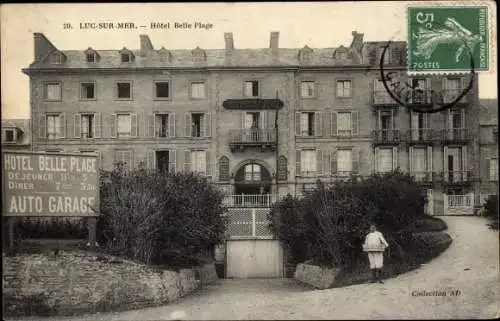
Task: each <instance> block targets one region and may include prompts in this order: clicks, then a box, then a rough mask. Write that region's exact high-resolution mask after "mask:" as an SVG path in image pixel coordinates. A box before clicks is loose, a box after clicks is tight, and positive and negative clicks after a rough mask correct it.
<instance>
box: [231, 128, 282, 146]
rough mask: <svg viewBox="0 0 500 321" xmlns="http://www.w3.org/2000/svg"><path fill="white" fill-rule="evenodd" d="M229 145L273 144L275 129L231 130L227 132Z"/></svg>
mask: <svg viewBox="0 0 500 321" xmlns="http://www.w3.org/2000/svg"><path fill="white" fill-rule="evenodd" d="M229 141H230V142H231V143H233V144H234V143H275V142H276V130H275V129H233V130H230V131H229Z"/></svg>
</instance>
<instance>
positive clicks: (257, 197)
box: [224, 194, 272, 207]
mask: <svg viewBox="0 0 500 321" xmlns="http://www.w3.org/2000/svg"><path fill="white" fill-rule="evenodd" d="M271 203H272V198H271V194H248V195H245V194H241V195H226V196H225V197H224V205H225V206H227V207H270V206H271Z"/></svg>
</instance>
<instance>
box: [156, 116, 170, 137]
mask: <svg viewBox="0 0 500 321" xmlns="http://www.w3.org/2000/svg"><path fill="white" fill-rule="evenodd" d="M155 129H156V133H155V136H156V137H167V136H168V114H156V115H155Z"/></svg>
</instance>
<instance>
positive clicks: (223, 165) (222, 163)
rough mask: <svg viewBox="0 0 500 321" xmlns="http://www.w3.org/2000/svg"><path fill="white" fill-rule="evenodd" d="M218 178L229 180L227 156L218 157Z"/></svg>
mask: <svg viewBox="0 0 500 321" xmlns="http://www.w3.org/2000/svg"><path fill="white" fill-rule="evenodd" d="M219 180H220V181H229V158H227V157H226V156H222V157H221V158H220V159H219Z"/></svg>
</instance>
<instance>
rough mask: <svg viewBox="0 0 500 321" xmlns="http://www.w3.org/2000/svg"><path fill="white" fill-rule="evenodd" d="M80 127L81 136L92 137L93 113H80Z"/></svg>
mask: <svg viewBox="0 0 500 321" xmlns="http://www.w3.org/2000/svg"><path fill="white" fill-rule="evenodd" d="M80 128H81V135H82V138H92V137H94V115H93V114H88V115H82V124H81V127H80Z"/></svg>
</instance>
